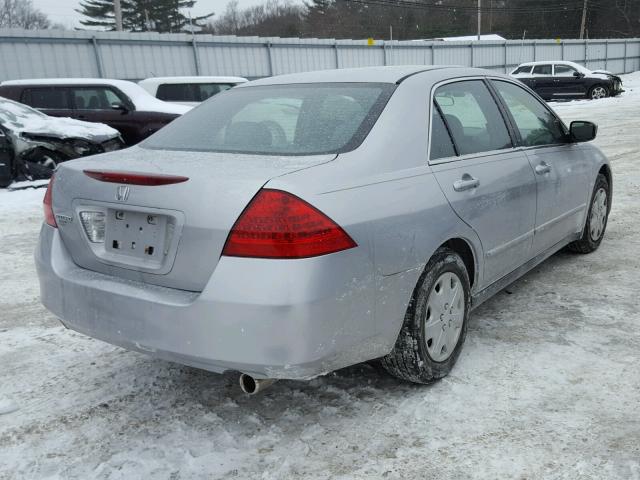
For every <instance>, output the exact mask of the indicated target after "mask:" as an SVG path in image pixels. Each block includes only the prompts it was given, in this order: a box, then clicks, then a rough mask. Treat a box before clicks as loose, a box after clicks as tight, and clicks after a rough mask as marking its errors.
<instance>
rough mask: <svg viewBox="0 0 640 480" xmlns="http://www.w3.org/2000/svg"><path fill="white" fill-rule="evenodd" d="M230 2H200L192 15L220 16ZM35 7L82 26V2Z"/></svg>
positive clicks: (54, 0)
mask: <svg viewBox="0 0 640 480" xmlns="http://www.w3.org/2000/svg"><path fill="white" fill-rule="evenodd" d="M227 1H228V0H198V1H197V3H196V5H195V7H194V8H193V9H192V10H191V14H192V15H193V16H194V17H195V16H198V15H203V14H206V13H210V12H215V13H216V15H220V14H221V13H223V12H224V9H225V7H226V5H227ZM262 1H263V0H239V2H238V3H239V4H240V8H244V7H248V6H251V5H255V4H259V3H262ZM32 2H33V5H34V6H35V7H36V8H38V9H39V10H41V11H42V12H44V13H46V14H47V15H48V16H49V18H50V19H51V20H52V21H53V22H54V23H61V24H62V25H64V26H65V27H67V28H74V27H77V26H80V24H79V23H78V22H79V20H80V18H81V15H79V14H78V13H76V12H75V11H74V10H75V9H76V8H78V5H79V4H80V0H32Z"/></svg>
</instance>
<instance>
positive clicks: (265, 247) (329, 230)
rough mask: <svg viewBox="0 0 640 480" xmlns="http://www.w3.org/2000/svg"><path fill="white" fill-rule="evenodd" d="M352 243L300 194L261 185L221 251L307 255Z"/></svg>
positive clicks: (267, 255) (234, 254)
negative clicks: (260, 188) (263, 187)
mask: <svg viewBox="0 0 640 480" xmlns="http://www.w3.org/2000/svg"><path fill="white" fill-rule="evenodd" d="M356 246H357V245H356V242H354V241H353V239H352V238H351V237H350V236H349V235H348V234H347V233H346V232H345V231H344V230H343V229H342V228H341V227H340V226H339V225H337V224H336V223H335V222H334V221H333V220H331V219H330V218H329V217H327V216H326V215H325V214H324V213H322V212H321V211H319V210H318V209H317V208H315V207H313V206H312V205H310V204H309V203H307V202H305V201H304V200H302V199H301V198H298V197H296V196H295V195H293V194H291V193H287V192H283V191H281V190H273V189H263V190H260V192H258V194H257V195H256V196H255V197H254V198H253V200H251V202H250V203H249V205H248V206H247V207H246V208H245V210H244V212H242V214H241V215H240V217H239V218H238V220H237V221H236V223H235V225H234V226H233V228H232V229H231V232H230V233H229V237H228V238H227V243H226V244H225V246H224V249H223V251H222V254H223V255H227V256H230V257H254V258H307V257H316V256H318V255H326V254H329V253H335V252H339V251H342V250H346V249H349V248H353V247H356Z"/></svg>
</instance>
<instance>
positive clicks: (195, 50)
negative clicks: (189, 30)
mask: <svg viewBox="0 0 640 480" xmlns="http://www.w3.org/2000/svg"><path fill="white" fill-rule="evenodd" d="M191 46H192V47H193V59H194V61H195V66H196V75H200V56H199V55H198V44H197V43H196V36H195V35H194V36H193V38H192V39H191Z"/></svg>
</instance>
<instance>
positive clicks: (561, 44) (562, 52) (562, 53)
mask: <svg viewBox="0 0 640 480" xmlns="http://www.w3.org/2000/svg"><path fill="white" fill-rule="evenodd" d="M560 52H561V53H560V58H561V59H562V60H566V58H564V40H560Z"/></svg>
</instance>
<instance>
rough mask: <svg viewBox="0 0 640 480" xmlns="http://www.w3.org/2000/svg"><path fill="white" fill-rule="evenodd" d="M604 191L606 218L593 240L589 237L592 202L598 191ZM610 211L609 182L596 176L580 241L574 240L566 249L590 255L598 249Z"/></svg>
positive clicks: (601, 175)
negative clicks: (598, 234) (598, 233)
mask: <svg viewBox="0 0 640 480" xmlns="http://www.w3.org/2000/svg"><path fill="white" fill-rule="evenodd" d="M600 189H604V191H605V192H606V199H607V208H606V216H605V219H604V226H603V227H602V231H601V233H600V236H599V237H598V238H596V239H594V238H593V237H592V235H591V219H592V215H591V213H592V210H593V209H594V200H595V198H596V193H597V192H598V191H599V190H600ZM610 211H611V190H610V186H609V182H608V181H607V177H605V176H604V175H603V174H601V173H600V174H598V178H596V183H595V185H594V187H593V193H592V194H591V200H590V203H589V212H588V213H587V221H586V222H585V225H584V230H583V232H582V237H581V238H580V240H576V241H575V242H572V243H570V244H569V245H568V246H567V248H568V249H569V250H571V251H572V252H576V253H591V252H593V251H595V250H597V249H598V247H599V246H600V244H601V243H602V239H603V238H604V233H605V231H606V228H607V222H608V221H609V212H610Z"/></svg>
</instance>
